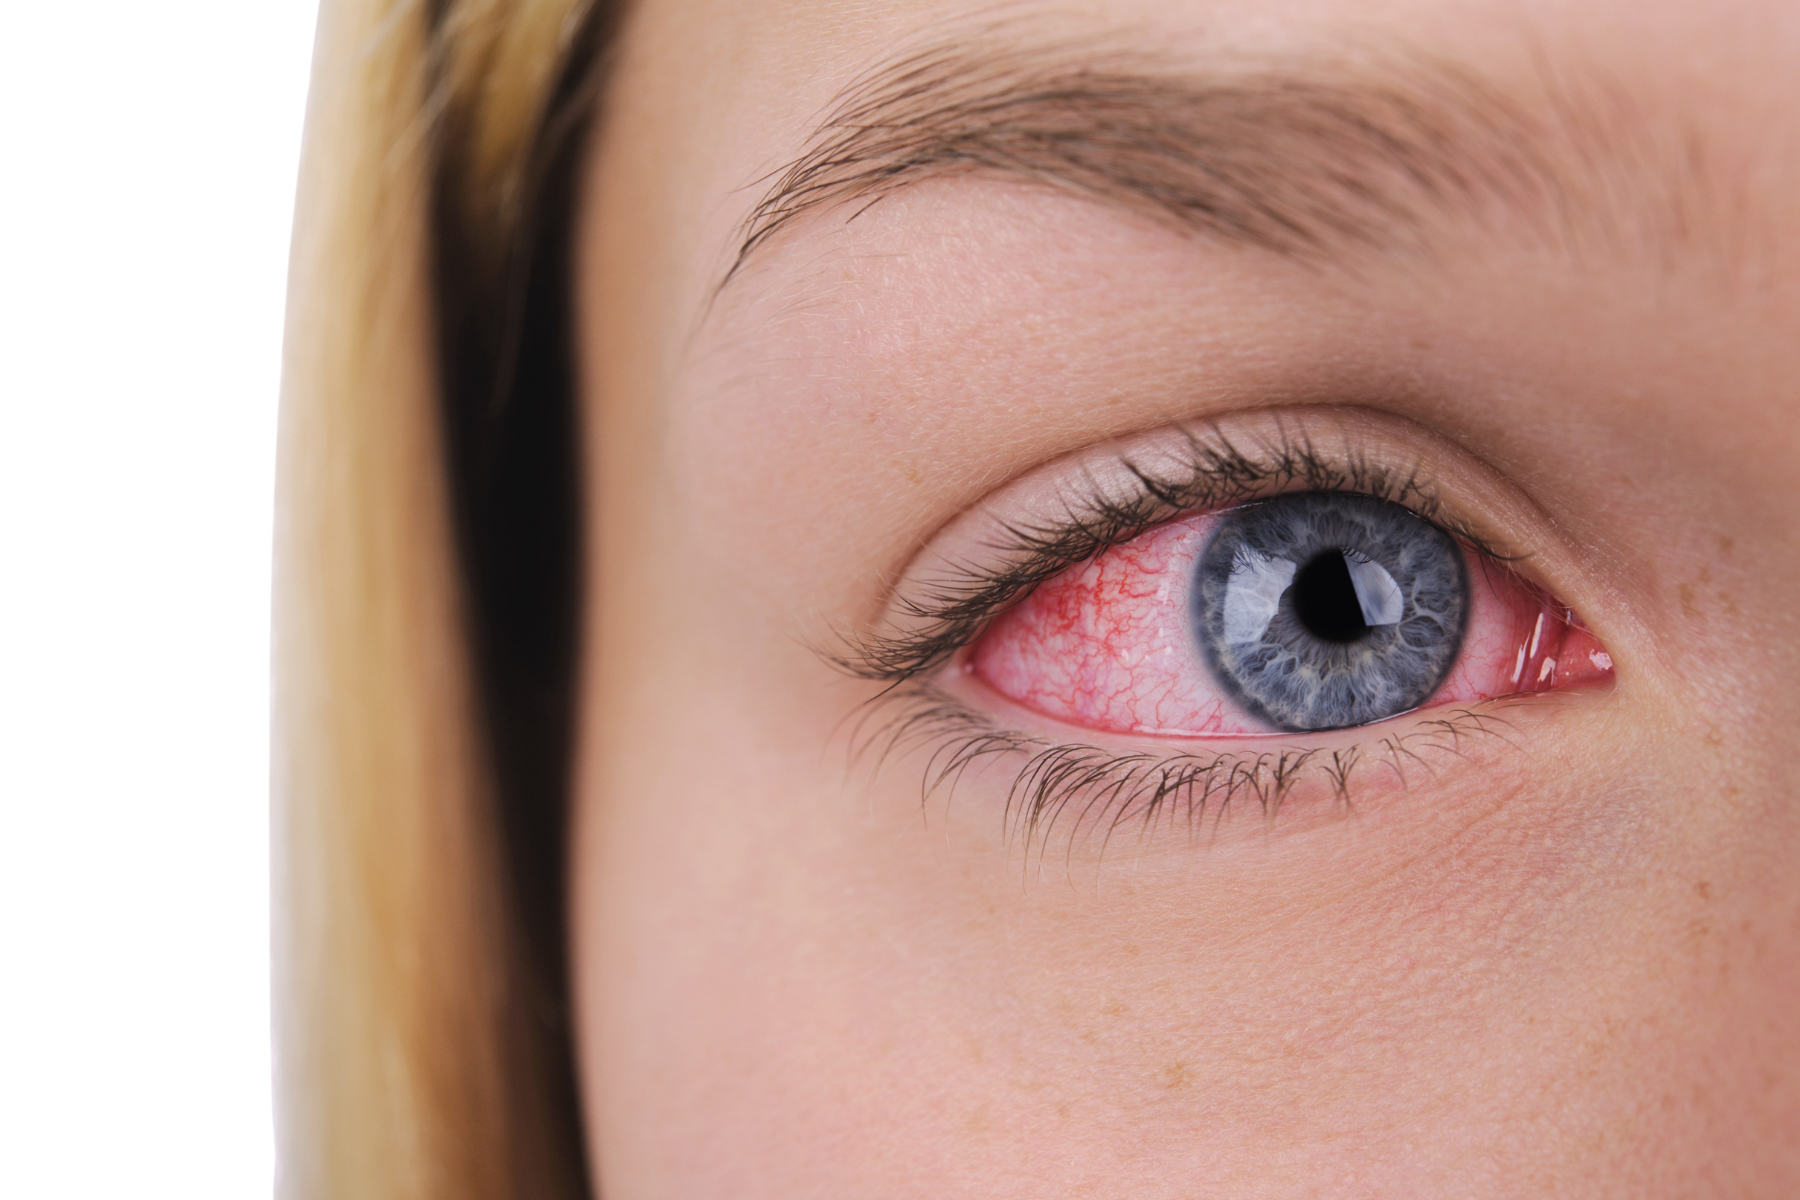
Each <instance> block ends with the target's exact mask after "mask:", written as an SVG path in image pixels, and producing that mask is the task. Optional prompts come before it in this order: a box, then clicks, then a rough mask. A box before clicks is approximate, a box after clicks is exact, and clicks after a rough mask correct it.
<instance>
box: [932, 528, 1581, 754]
mask: <svg viewBox="0 0 1800 1200" xmlns="http://www.w3.org/2000/svg"><path fill="white" fill-rule="evenodd" d="M1218 520H1219V518H1218V516H1217V515H1216V514H1212V515H1206V516H1199V517H1189V518H1187V519H1186V520H1181V521H1172V522H1170V523H1169V524H1167V525H1164V526H1161V527H1160V528H1157V529H1153V530H1151V531H1149V532H1148V533H1145V534H1142V535H1140V536H1138V537H1136V538H1134V539H1132V540H1131V541H1130V542H1127V543H1125V544H1123V545H1120V546H1115V547H1113V548H1112V549H1110V550H1107V551H1106V552H1105V553H1103V554H1100V555H1097V556H1095V557H1094V558H1092V559H1090V560H1089V561H1087V562H1085V563H1081V564H1079V565H1077V566H1075V567H1071V568H1070V569H1069V570H1067V571H1065V572H1063V573H1062V574H1061V575H1058V576H1057V577H1056V578H1054V579H1051V580H1049V581H1047V582H1046V583H1044V584H1043V585H1041V586H1040V587H1038V588H1037V589H1036V590H1035V591H1033V592H1032V593H1031V594H1030V595H1029V596H1027V597H1026V598H1025V599H1024V600H1022V601H1020V602H1019V603H1018V604H1017V605H1016V606H1014V607H1013V608H1012V609H1010V610H1009V611H1008V612H1006V613H1005V614H1004V615H1003V616H1001V617H1000V618H999V619H998V620H996V621H995V622H994V624H993V626H992V627H991V628H990V629H989V630H988V631H987V632H986V633H985V634H983V635H982V637H981V639H980V640H979V641H978V642H977V643H976V645H975V647H974V649H973V650H972V652H971V653H970V655H969V657H968V659H967V660H966V669H967V670H968V671H970V672H971V673H972V674H974V675H975V676H977V677H978V678H979V679H981V680H982V681H983V682H984V683H986V684H987V685H988V686H989V687H992V688H993V689H994V690H995V691H997V692H999V693H1000V694H1001V695H1002V696H1005V697H1006V698H1008V699H1009V700H1013V701H1016V702H1017V703H1019V704H1022V705H1024V706H1025V707H1026V708H1029V709H1032V710H1034V711H1036V712H1039V713H1042V714H1043V715H1045V716H1048V717H1053V718H1055V719H1057V720H1060V721H1067V722H1069V723H1070V724H1073V725H1079V726H1082V727H1084V728H1088V729H1095V730H1100V731H1103V732H1107V733H1121V734H1139V735H1144V734H1149V735H1161V736H1165V737H1254V736H1261V735H1266V734H1267V733H1268V732H1269V731H1268V730H1266V729H1263V728H1261V727H1260V726H1258V725H1257V724H1256V723H1255V721H1254V720H1252V719H1251V718H1250V717H1249V716H1248V715H1247V714H1244V713H1242V712H1241V711H1239V710H1238V708H1237V706H1236V705H1235V704H1233V703H1232V702H1231V701H1230V700H1229V699H1227V698H1226V697H1225V696H1224V695H1222V694H1221V693H1220V691H1219V688H1218V685H1217V684H1216V683H1214V682H1213V680H1212V679H1211V677H1210V675H1209V673H1208V671H1207V668H1206V667H1205V665H1204V661H1203V659H1202V656H1201V653H1200V650H1199V648H1198V646H1197V645H1196V643H1195V640H1194V634H1193V632H1192V629H1191V621H1190V619H1189V603H1190V600H1189V592H1190V589H1191V586H1192V584H1191V581H1192V579H1193V577H1194V571H1195V564H1196V563H1197V562H1198V560H1199V557H1200V555H1201V552H1202V551H1203V550H1204V548H1205V546H1206V543H1207V539H1208V538H1209V537H1210V536H1211V534H1212V530H1213V528H1214V526H1215V525H1216V524H1217V523H1218ZM1464 554H1465V555H1466V556H1467V559H1468V567H1469V592H1470V612H1469V624H1468V630H1467V633H1466V634H1465V635H1464V640H1463V648H1462V652H1461V654H1460V655H1459V656H1458V659H1457V664H1456V666H1455V667H1454V668H1453V669H1452V670H1451V673H1450V675H1449V677H1448V678H1447V679H1445V681H1444V683H1443V685H1442V686H1441V687H1440V688H1439V689H1438V691H1437V693H1436V694H1435V695H1434V696H1433V697H1432V698H1431V701H1430V704H1429V706H1430V707H1437V706H1441V705H1447V704H1464V705H1466V704H1475V703H1478V702H1480V701H1483V700H1491V699H1494V698H1495V697H1498V696H1507V695H1514V694H1518V693H1521V692H1539V691H1549V690H1552V689H1562V688H1569V687H1575V686H1589V685H1593V684H1596V683H1601V682H1605V681H1607V680H1609V679H1610V678H1611V675H1612V661H1611V659H1610V658H1608V657H1607V656H1606V654H1605V652H1604V651H1602V650H1601V649H1600V646H1599V643H1598V642H1596V641H1595V640H1594V637H1593V635H1592V634H1590V633H1588V632H1587V630H1585V629H1583V628H1581V627H1580V626H1579V625H1575V624H1571V623H1570V621H1569V619H1568V618H1567V617H1566V616H1565V614H1566V611H1567V610H1566V609H1564V608H1563V607H1562V606H1561V605H1560V604H1558V603H1557V602H1556V601H1554V600H1553V599H1550V598H1548V597H1546V596H1543V595H1542V594H1540V593H1538V592H1536V591H1534V590H1533V589H1531V588H1529V587H1527V586H1526V585H1525V584H1524V583H1523V582H1521V581H1520V580H1519V579H1518V578H1517V577H1516V576H1514V575H1513V574H1512V573H1511V572H1510V571H1507V570H1506V569H1505V568H1503V567H1500V566H1498V565H1494V564H1492V563H1486V562H1483V561H1482V560H1481V559H1480V558H1478V557H1477V555H1476V553H1475V552H1474V551H1471V550H1465V551H1464Z"/></svg>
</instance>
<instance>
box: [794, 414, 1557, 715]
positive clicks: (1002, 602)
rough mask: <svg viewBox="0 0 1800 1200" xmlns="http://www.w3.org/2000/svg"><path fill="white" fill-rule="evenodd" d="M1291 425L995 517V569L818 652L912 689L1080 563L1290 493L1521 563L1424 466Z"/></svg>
mask: <svg viewBox="0 0 1800 1200" xmlns="http://www.w3.org/2000/svg"><path fill="white" fill-rule="evenodd" d="M1335 415H1342V414H1341V412H1340V413H1339V414H1335ZM1293 424H1294V422H1293V421H1292V420H1291V419H1282V418H1281V417H1280V416H1277V418H1276V421H1275V427H1274V430H1273V432H1272V434H1270V435H1268V436H1256V435H1248V436H1246V435H1236V436H1234V435H1233V434H1231V433H1228V432H1227V431H1226V429H1225V428H1224V425H1223V424H1222V422H1221V421H1219V420H1214V421H1211V422H1208V423H1206V424H1204V425H1199V426H1187V425H1176V426H1174V429H1175V432H1176V434H1177V435H1178V436H1177V438H1176V439H1175V444H1174V445H1173V447H1161V448H1159V452H1158V455H1157V457H1160V458H1162V459H1165V460H1166V462H1165V463H1163V464H1156V465H1152V464H1150V463H1148V462H1147V458H1146V457H1145V456H1137V457H1134V456H1132V455H1130V454H1127V453H1123V452H1122V453H1120V454H1119V455H1118V456H1117V457H1116V458H1115V460H1114V463H1113V465H1115V466H1116V467H1118V468H1119V470H1118V471H1117V472H1116V475H1115V479H1114V482H1115V483H1117V484H1122V485H1123V486H1124V491H1123V492H1119V491H1116V490H1109V489H1108V487H1107V486H1106V484H1105V483H1104V482H1102V481H1101V480H1099V479H1098V478H1096V477H1095V475H1094V473H1093V472H1092V471H1091V470H1089V471H1084V472H1081V473H1080V475H1079V483H1078V485H1077V486H1078V487H1080V489H1081V490H1079V491H1074V492H1071V491H1069V490H1064V491H1062V492H1061V493H1060V494H1059V495H1058V497H1057V503H1058V506H1059V507H1060V509H1061V512H1060V513H1059V514H1057V515H1056V516H1055V517H1054V518H1052V519H1049V520H1045V521H1037V522H1031V523H1026V522H1019V521H1006V520H1001V519H999V518H995V519H994V524H995V526H996V527H997V531H998V535H999V538H1000V539H1001V540H1000V541H998V542H997V543H993V544H989V545H987V546H985V547H984V549H985V550H987V551H988V552H990V553H991V554H992V555H993V556H994V557H993V558H992V559H990V560H989V562H987V563H978V562H956V561H951V562H947V567H948V574H947V575H946V576H945V577H943V578H938V579H934V580H932V581H931V582H930V583H929V584H926V585H923V586H922V590H921V591H920V592H919V593H918V594H911V595H909V594H906V593H905V592H903V591H902V592H897V593H896V594H895V596H894V597H893V600H892V603H891V604H890V617H889V620H888V622H887V623H888V625H889V628H887V629H885V630H877V631H873V632H860V633H846V634H845V635H843V647H842V648H841V649H840V650H837V651H835V652H832V651H821V654H822V657H824V658H825V660H826V661H827V662H829V663H831V664H832V665H833V666H835V667H837V668H839V669H840V670H843V671H845V672H847V673H849V674H851V675H853V676H856V677H857V678H862V679H870V680H878V681H882V682H886V683H889V684H899V683H902V682H905V681H907V680H909V679H913V678H915V677H917V676H918V675H920V674H921V673H923V672H926V671H930V670H932V669H934V668H936V667H939V666H941V665H942V664H943V663H945V662H946V661H948V660H949V658H950V657H951V656H952V655H954V654H955V653H956V652H957V651H958V650H959V649H961V648H962V647H963V646H965V645H967V644H968V643H969V642H971V641H972V640H973V639H974V638H975V637H976V636H977V635H978V634H980V632H981V631H982V629H983V628H985V627H986V625H987V624H988V622H989V621H991V620H992V619H993V618H995V617H997V616H999V615H1000V614H1001V613H1002V612H1004V611H1006V609H1008V608H1010V607H1011V606H1012V605H1014V604H1016V603H1017V602H1018V601H1020V600H1022V599H1023V598H1024V597H1025V596H1026V595H1028V594H1030V592H1031V591H1032V589H1034V588H1036V587H1037V586H1038V585H1039V584H1042V583H1044V582H1046V581H1048V580H1050V579H1052V578H1054V577H1055V576H1056V575H1058V574H1060V573H1061V572H1063V571H1065V570H1067V569H1068V568H1070V567H1072V566H1074V565H1075V564H1077V563H1080V562H1085V561H1086V560H1088V559H1090V558H1092V557H1094V556H1095V555H1097V554H1099V553H1101V552H1103V551H1105V550H1107V549H1109V548H1111V547H1113V546H1117V545H1120V544H1122V543H1124V542H1128V541H1130V540H1131V539H1133V538H1135V537H1137V536H1138V535H1140V534H1142V533H1144V532H1146V531H1148V530H1150V529H1153V528H1155V527H1156V526H1159V525H1162V524H1164V523H1165V522H1168V521H1171V520H1175V519H1177V518H1179V517H1183V516H1189V515H1194V514H1198V513H1203V512H1208V511H1216V510H1219V509H1223V508H1228V507H1231V506H1233V505H1237V504H1243V503H1248V502H1253V501H1255V500H1259V499H1263V498H1266V497H1271V496H1275V495H1279V494H1281V493H1284V492H1290V491H1319V492H1350V493H1356V494H1362V495H1369V496H1374V497H1376V498H1377V499H1382V500H1387V501H1390V502H1392V503H1395V504H1400V505H1403V506H1404V507H1406V508H1408V509H1410V510H1411V511H1413V512H1415V513H1417V514H1418V515H1419V516H1421V517H1423V518H1425V519H1426V520H1428V521H1432V522H1434V523H1435V524H1437V525H1439V526H1440V527H1442V528H1444V529H1445V530H1447V531H1448V532H1450V533H1451V534H1452V535H1454V536H1455V537H1457V538H1458V539H1459V540H1461V541H1462V542H1464V543H1465V544H1467V545H1468V546H1469V547H1471V548H1472V549H1473V550H1475V551H1476V552H1477V553H1478V554H1479V555H1480V557H1481V560H1482V561H1483V562H1498V563H1513V562H1518V561H1521V560H1522V558H1523V556H1522V555H1517V554H1510V553H1507V552H1506V551H1505V550H1504V549H1503V548H1502V547H1500V546H1498V545H1497V544H1495V542H1494V541H1493V540H1492V539H1491V538H1489V537H1487V536H1485V535H1483V534H1482V533H1481V532H1480V531H1479V530H1477V529H1476V528H1475V527H1474V525H1473V524H1472V523H1471V522H1469V521H1468V520H1466V519H1464V518H1463V517H1462V516H1461V514H1459V513H1456V512H1455V511H1453V510H1452V509H1450V508H1449V507H1448V506H1447V505H1446V504H1445V503H1444V502H1443V499H1442V497H1441V495H1440V493H1439V490H1438V488H1437V486H1436V484H1435V483H1434V482H1433V480H1432V479H1431V478H1430V477H1429V476H1427V475H1426V474H1425V473H1424V469H1423V464H1422V462H1421V461H1420V460H1419V459H1417V458H1415V459H1413V461H1412V462H1411V463H1410V465H1408V466H1406V467H1404V468H1390V467H1387V466H1385V465H1383V464H1381V463H1379V462H1377V461H1374V460H1373V459H1372V458H1371V457H1370V456H1369V455H1368V454H1366V453H1364V452H1362V451H1360V450H1358V449H1356V448H1355V447H1354V446H1346V447H1345V450H1344V451H1343V452H1342V453H1337V454H1334V453H1332V452H1329V451H1325V450H1322V449H1321V448H1320V446H1319V445H1318V443H1317V442H1316V441H1315V440H1314V439H1313V438H1312V437H1311V436H1309V435H1308V434H1307V433H1305V432H1304V431H1303V430H1299V429H1295V428H1293Z"/></svg>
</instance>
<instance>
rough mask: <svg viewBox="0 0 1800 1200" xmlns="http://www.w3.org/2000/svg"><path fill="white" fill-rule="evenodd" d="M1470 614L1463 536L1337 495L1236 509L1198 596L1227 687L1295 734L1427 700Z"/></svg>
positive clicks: (1212, 658)
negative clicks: (1459, 539) (1460, 539)
mask: <svg viewBox="0 0 1800 1200" xmlns="http://www.w3.org/2000/svg"><path fill="white" fill-rule="evenodd" d="M1468 614H1469V576H1468V568H1467V567H1466V566H1465V564H1464V561H1463V554H1462V549H1461V547H1460V546H1458V545H1457V543H1456V540H1455V539H1454V538H1452V537H1451V536H1450V535H1449V534H1447V533H1445V532H1444V531H1443V530H1442V529H1440V528H1438V527H1437V526H1436V525H1433V524H1432V523H1431V522H1430V521H1427V520H1425V519H1424V518H1423V517H1420V516H1418V515H1416V514H1415V513H1413V512H1411V511H1410V510H1408V509H1406V508H1403V507H1401V506H1400V505H1398V504H1392V503H1389V502H1388V501H1386V500H1377V499H1375V498H1374V497H1372V496H1355V495H1347V494H1343V493H1337V492H1304V493H1300V494H1297V495H1287V496H1277V497H1275V498H1273V499H1270V500H1261V501H1257V502H1255V503H1252V504H1246V505H1244V506H1242V507H1241V508H1236V509H1233V510H1231V511H1230V512H1228V513H1226V514H1225V515H1224V517H1223V518H1222V519H1221V520H1220V522H1219V527H1218V529H1217V530H1215V531H1214V533H1213V535H1212V539H1211V540H1210V541H1209V542H1207V544H1206V549H1205V550H1204V551H1202V553H1201V555H1200V565H1199V568H1198V573H1197V576H1196V579H1195V587H1194V600H1193V618H1194V628H1195V635H1196V638H1197V640H1198V641H1199V644H1200V649H1201V653H1202V654H1203V655H1204V657H1205V659H1206V663H1207V666H1209V667H1210V668H1211V669H1212V672H1213V675H1214V676H1215V677H1216V678H1217V679H1218V681H1219V683H1220V684H1221V685H1222V686H1223V687H1224V688H1225V690H1226V691H1227V692H1228V693H1229V694H1230V695H1231V696H1232V698H1233V699H1235V700H1237V702H1238V703H1240V704H1242V705H1243V706H1244V708H1246V709H1247V710H1249V711H1250V712H1251V713H1252V714H1254V715H1255V716H1256V717H1257V718H1259V719H1260V720H1263V721H1266V722H1268V723H1269V724H1270V725H1272V726H1274V727H1275V728H1277V729H1282V730H1289V731H1294V732H1303V731H1307V730H1316V729H1343V728H1346V727H1348V726H1352V725H1366V724H1368V723H1369V722H1371V721H1379V720H1382V719H1383V718H1386V717H1391V716H1393V715H1395V714H1396V713H1403V712H1406V711H1407V710H1408V709H1413V708H1417V707H1418V706H1419V705H1421V704H1423V703H1424V702H1425V701H1426V700H1427V699H1429V698H1430V696H1431V694H1432V693H1433V692H1434V691H1436V690H1437V689H1438V687H1439V685H1441V684H1442V683H1443V682H1444V677H1445V676H1447V675H1448V674H1449V673H1450V669H1451V668H1452V667H1453V666H1455V665H1456V658H1457V653H1458V651H1459V650H1461V648H1462V640H1463V630H1464V627H1465V626H1466V625H1467V623H1468Z"/></svg>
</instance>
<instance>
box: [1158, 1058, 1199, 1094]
mask: <svg viewBox="0 0 1800 1200" xmlns="http://www.w3.org/2000/svg"><path fill="white" fill-rule="evenodd" d="M1191 1078H1192V1076H1191V1075H1190V1074H1189V1072H1188V1068H1187V1064H1186V1063H1179V1062H1177V1063H1170V1064H1169V1065H1168V1066H1166V1067H1164V1068H1163V1069H1162V1085H1163V1086H1164V1087H1165V1088H1168V1089H1169V1090H1170V1091H1171V1092H1173V1091H1176V1090H1178V1089H1180V1088H1184V1087H1186V1086H1187V1085H1188V1082H1189V1080H1190V1079H1191Z"/></svg>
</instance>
